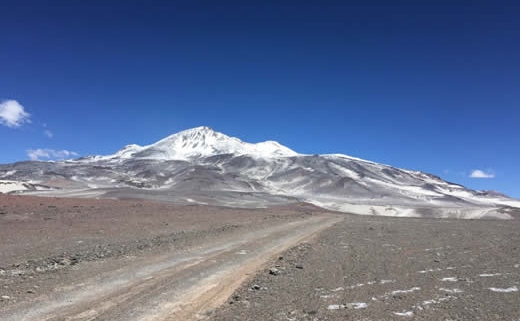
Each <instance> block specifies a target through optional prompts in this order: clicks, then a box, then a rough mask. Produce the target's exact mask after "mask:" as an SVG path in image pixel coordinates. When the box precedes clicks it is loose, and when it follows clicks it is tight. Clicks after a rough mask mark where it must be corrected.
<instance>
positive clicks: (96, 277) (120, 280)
mask: <svg viewBox="0 0 520 321" xmlns="http://www.w3.org/2000/svg"><path fill="white" fill-rule="evenodd" d="M310 208H311V207H306V206H296V207H294V209H293V210H289V209H285V212H286V215H285V216H283V219H281V218H278V219H276V218H273V220H271V221H270V222H269V221H268V220H264V219H262V220H259V221H258V220H256V219H252V222H253V223H249V224H245V223H244V224H243V225H242V226H238V227H237V230H235V231H233V230H232V231H227V230H215V229H209V230H206V231H199V233H202V234H204V233H205V237H203V238H197V241H196V242H191V243H190V242H188V243H187V244H184V246H183V247H181V248H168V246H166V247H165V246H161V245H160V244H157V245H156V247H155V248H154V249H155V251H149V252H146V251H139V249H132V251H131V253H133V254H135V255H119V256H112V257H108V258H103V259H101V258H99V257H97V259H85V260H80V261H79V262H76V263H75V264H71V262H67V264H63V265H62V267H61V268H56V269H51V270H36V271H34V270H32V265H31V264H33V263H34V262H39V261H30V263H26V264H23V265H20V264H14V268H15V269H14V270H13V269H3V270H2V271H4V272H3V273H2V274H3V275H2V277H1V278H0V281H1V282H2V283H3V284H4V289H3V290H0V291H4V292H6V291H5V290H9V291H10V292H8V293H9V294H5V293H3V294H2V296H1V301H0V304H1V309H0V320H2V321H30V320H38V321H58V320H69V321H72V320H78V321H79V320H85V321H86V320H111V321H123V320H126V321H132V320H197V319H200V318H202V317H205V316H206V315H208V314H210V312H211V311H212V310H214V309H215V308H217V307H218V306H220V305H221V304H222V303H224V302H225V300H226V299H227V298H228V297H230V295H231V294H232V292H233V291H234V290H235V289H236V288H237V287H239V286H240V284H241V283H242V282H243V281H245V280H246V279H247V278H248V277H250V276H251V275H253V274H255V272H256V271H258V270H259V269H261V267H262V266H263V265H264V264H265V262H266V261H267V260H269V259H270V258H273V257H276V256H277V255H278V254H279V253H281V252H282V251H284V250H287V249H288V248H290V247H292V246H295V245H296V244H298V243H300V242H302V241H305V240H309V239H310V238H312V237H313V236H314V235H316V234H317V233H319V232H320V231H322V230H324V229H326V228H328V227H330V226H332V225H333V224H334V223H336V222H338V221H340V220H342V217H341V216H338V215H332V214H328V213H321V214H310V213H308V210H309V209H310ZM312 209H313V210H314V208H312ZM177 210H179V209H177ZM220 211H222V212H223V213H226V212H229V211H230V210H229V209H220ZM291 211H292V215H290V214H289V213H290V212H291ZM304 212H307V213H304ZM262 213H263V214H262ZM192 214H193V215H196V214H195V213H192ZM221 214H222V213H221ZM266 214H268V212H256V215H260V216H262V215H263V216H264V217H266V218H269V217H270V216H269V215H266ZM64 215H65V214H64ZM222 215H223V214H222ZM228 215H229V214H228ZM65 216H66V215H65ZM216 218H218V215H217V216H216V217H215V218H214V219H216ZM191 219H195V218H193V217H192V218H191ZM92 224H94V225H95V224H96V222H95V221H94V222H92ZM214 224H218V221H217V220H215V221H214ZM83 236H84V235H83ZM188 238H189V237H188ZM167 245H168V244H167ZM17 251H21V249H20V248H18V249H17ZM48 251H50V249H49V248H46V251H45V253H47V252H48ZM70 251H71V250H70V249H69V252H70ZM72 257H76V255H73V256H72ZM80 257H81V256H80ZM87 258H88V257H87ZM38 264H41V262H40V263H38ZM17 265H18V267H17ZM16 268H18V269H19V270H20V271H22V272H23V273H22V272H20V273H18V274H17V273H13V271H14V272H16V271H17V270H16ZM18 283H21V284H23V285H24V286H25V288H24V289H28V290H26V291H25V292H24V293H22V291H20V289H22V288H23V287H22V286H21V285H20V284H18ZM12 288H15V289H17V291H12Z"/></svg>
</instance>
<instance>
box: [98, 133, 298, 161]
mask: <svg viewBox="0 0 520 321" xmlns="http://www.w3.org/2000/svg"><path fill="white" fill-rule="evenodd" d="M222 154H235V155H248V156H252V157H264V158H273V157H291V156H296V155H298V153H296V152H295V151H293V150H291V149H289V148H287V147H285V146H283V145H281V144H279V143H278V142H275V141H266V142H261V143H257V144H251V143H246V142H243V141H241V140H240V139H238V138H235V137H230V136H227V135H225V134H223V133H220V132H217V131H215V130H213V129H212V128H211V127H208V126H200V127H194V128H190V129H186V130H183V131H180V132H178V133H176V134H173V135H170V136H168V137H166V138H163V139H161V140H159V141H158V142H156V143H154V144H151V145H148V146H143V147H141V146H138V145H127V146H125V147H124V148H123V149H121V150H120V151H118V152H117V153H115V154H114V155H110V156H107V158H110V159H115V160H116V159H120V158H125V159H126V158H131V157H135V158H147V159H160V160H189V159H194V158H202V157H209V156H214V155H222Z"/></svg>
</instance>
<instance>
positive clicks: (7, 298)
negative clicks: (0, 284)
mask: <svg viewBox="0 0 520 321" xmlns="http://www.w3.org/2000/svg"><path fill="white" fill-rule="evenodd" d="M1 298H2V299H4V300H9V299H10V298H11V297H10V296H8V295H2V296H1Z"/></svg>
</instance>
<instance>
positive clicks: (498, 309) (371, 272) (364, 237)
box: [209, 215, 520, 321]
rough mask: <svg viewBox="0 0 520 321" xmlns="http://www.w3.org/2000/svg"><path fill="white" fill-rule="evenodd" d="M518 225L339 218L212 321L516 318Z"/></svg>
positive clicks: (274, 264)
mask: <svg viewBox="0 0 520 321" xmlns="http://www.w3.org/2000/svg"><path fill="white" fill-rule="evenodd" d="M519 291H520V222H519V221H518V220H516V221H507V222H505V221H468V220H464V221H459V220H435V219H410V218H402V219H399V218H382V217H366V216H352V215H347V216H345V220H344V221H343V222H341V223H338V224H336V225H335V226H334V227H332V228H330V229H328V230H327V231H326V232H323V233H321V236H320V237H319V238H318V239H317V240H315V241H314V242H311V243H305V244H301V245H299V246H296V247H294V248H292V249H291V250H289V251H287V252H286V253H284V254H282V255H281V256H280V257H279V258H277V259H274V260H272V261H271V262H270V263H269V264H268V265H267V266H266V268H265V269H264V270H263V271H261V272H260V273H259V274H258V275H256V276H255V277H254V278H252V279H250V280H249V281H248V282H247V283H245V284H244V285H243V286H242V287H241V288H240V289H239V290H237V291H236V292H235V293H234V294H233V296H232V297H231V298H230V299H229V300H228V304H227V305H225V306H223V307H221V308H220V309H217V310H216V311H214V312H213V313H212V314H211V316H210V317H209V320H212V321H229V320H241V321H247V320H251V321H255V320H258V321H260V320H262V321H296V320H299V321H300V320H301V321H303V320H312V321H318V320H319V321H324V320H507V321H518V320H520V292H519Z"/></svg>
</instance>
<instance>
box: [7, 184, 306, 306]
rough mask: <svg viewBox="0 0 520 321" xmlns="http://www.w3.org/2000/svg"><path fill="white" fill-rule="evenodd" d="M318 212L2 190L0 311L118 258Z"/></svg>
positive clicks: (302, 208) (177, 247)
mask: <svg viewBox="0 0 520 321" xmlns="http://www.w3.org/2000/svg"><path fill="white" fill-rule="evenodd" d="M315 210H316V208H314V207H312V206H309V205H302V206H297V207H296V210H295V207H292V206H285V207H284V206H281V207H275V208H270V209H256V210H251V209H247V210H245V209H233V208H222V207H210V206H198V205H193V206H185V205H183V206H181V205H175V204H172V203H168V202H154V201H146V200H123V201H121V200H95V199H73V198H41V197H32V196H12V195H1V194H0V310H1V309H2V308H5V307H6V306H9V305H12V304H15V303H19V302H21V301H25V300H30V299H31V297H33V296H34V295H36V294H38V293H42V292H45V291H47V290H48V289H49V288H52V287H53V286H54V285H55V283H56V279H63V280H66V279H68V278H71V279H72V278H73V277H78V275H77V274H78V273H79V274H81V275H82V276H87V275H94V274H95V273H96V271H97V268H98V267H100V268H101V265H110V264H114V263H115V262H116V261H117V260H119V263H120V261H124V260H129V259H133V258H135V257H140V256H143V255H153V254H156V253H162V252H164V251H168V252H175V251H182V250H183V249H186V248H191V247H195V246H197V245H198V244H204V243H206V242H212V241H216V240H218V239H221V238H229V237H233V235H235V236H237V235H240V234H241V233H244V232H245V231H249V230H255V229H259V228H261V227H264V226H271V225H272V224H273V223H275V224H276V222H278V223H283V222H290V221H296V220H299V219H301V218H303V217H305V216H307V215H308V214H306V213H310V212H312V211H315ZM101 263H103V264H101ZM87 267H88V268H87ZM71 281H72V280H71Z"/></svg>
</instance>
